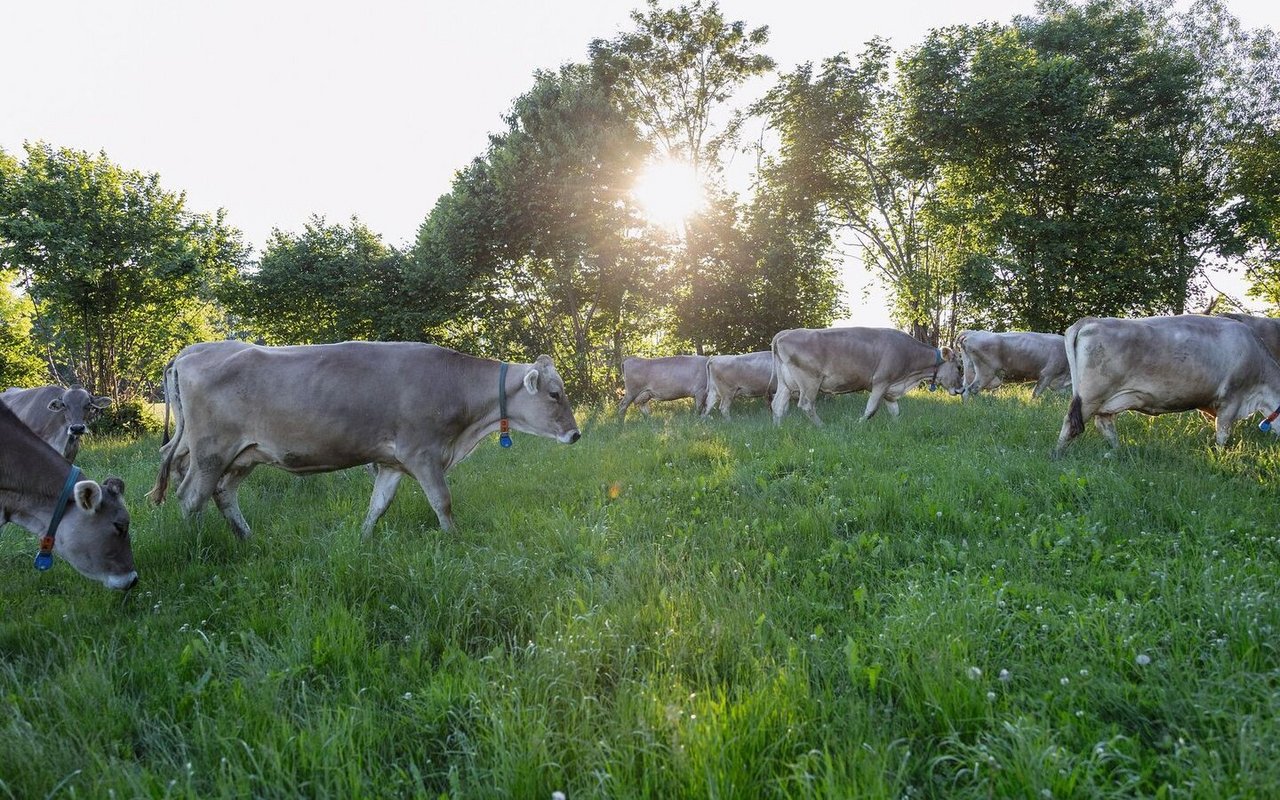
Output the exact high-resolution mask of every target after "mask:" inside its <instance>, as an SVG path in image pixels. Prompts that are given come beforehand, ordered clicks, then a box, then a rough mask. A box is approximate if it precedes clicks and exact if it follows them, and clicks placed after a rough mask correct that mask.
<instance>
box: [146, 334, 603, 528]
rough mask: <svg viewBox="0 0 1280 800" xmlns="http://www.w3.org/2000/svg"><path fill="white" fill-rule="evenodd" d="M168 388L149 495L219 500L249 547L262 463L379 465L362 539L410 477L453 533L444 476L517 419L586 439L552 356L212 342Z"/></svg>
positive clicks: (176, 365) (322, 468)
mask: <svg viewBox="0 0 1280 800" xmlns="http://www.w3.org/2000/svg"><path fill="white" fill-rule="evenodd" d="M165 383H166V398H165V401H166V403H167V404H172V405H174V418H175V426H174V434H173V438H172V439H170V440H169V442H168V443H167V444H165V445H164V447H163V448H161V462H160V471H159V474H158V476H157V479H156V485H155V486H154V487H153V488H152V490H151V491H150V492H149V493H148V495H149V497H150V498H151V500H152V502H154V503H156V504H159V503H162V502H164V498H165V493H166V491H167V490H168V485H169V481H170V477H171V475H172V476H176V478H177V480H178V485H177V488H176V490H175V491H176V493H177V495H178V497H179V500H180V502H181V505H182V510H183V511H184V512H185V513H188V514H190V513H193V512H195V511H198V510H199V509H201V508H203V507H204V505H205V504H206V503H207V502H208V501H209V499H210V498H211V497H212V498H213V500H214V503H215V504H216V505H217V507H218V510H219V511H220V512H221V513H222V516H223V517H224V518H225V519H226V520H227V523H228V524H229V525H230V526H231V529H232V531H233V532H235V534H236V535H237V536H239V537H240V538H242V539H244V538H247V537H249V536H250V535H251V534H252V531H251V529H250V528H249V525H248V523H247V522H245V519H244V515H243V514H242V513H241V511H240V504H239V498H238V491H239V486H240V483H241V481H243V480H244V479H245V477H247V476H248V475H249V473H250V472H252V471H253V469H254V468H255V467H256V466H258V465H259V464H269V465H271V466H274V467H279V468H280V469H283V470H285V471H287V472H291V473H294V474H298V475H308V474H313V473H318V472H332V471H335V470H340V469H346V468H348V467H354V466H358V465H361V464H368V463H373V464H376V465H378V469H377V474H376V477H375V480H374V486H373V496H372V498H371V499H370V502H369V512H368V514H367V515H366V516H365V520H364V524H363V526H362V534H363V536H364V537H365V538H368V536H369V535H370V534H371V533H372V531H373V527H374V525H375V524H376V523H377V521H378V519H379V518H380V517H381V516H382V514H383V512H384V511H386V509H387V506H388V505H390V503H391V501H392V499H393V498H394V497H395V493H396V488H397V487H398V486H399V483H400V479H401V478H402V477H403V476H404V475H405V474H406V473H407V474H409V475H412V476H413V477H414V478H415V479H416V480H417V481H418V483H419V484H420V485H421V486H422V489H423V491H424V492H425V493H426V496H427V500H428V501H429V502H430V503H431V508H432V509H433V510H434V511H435V513H436V516H437V518H438V519H439V522H440V527H441V528H442V529H443V530H445V531H453V530H456V528H457V526H456V524H455V522H454V518H453V510H452V500H451V498H450V494H449V487H448V484H447V483H446V482H445V474H446V473H447V472H448V471H449V469H450V468H452V467H453V466H454V465H455V464H457V463H458V462H459V461H462V460H463V459H464V458H466V457H467V456H468V455H470V454H471V451H472V450H474V449H475V447H476V445H478V444H479V443H480V441H481V440H482V439H483V438H484V437H485V436H486V435H488V434H489V433H492V432H493V431H495V430H498V429H499V427H500V425H501V426H502V428H503V432H504V435H505V434H506V426H505V425H504V424H503V423H507V422H508V421H509V424H510V427H511V428H512V429H514V430H517V431H521V432H524V433H531V434H535V435H538V436H545V437H548V438H553V439H557V440H559V441H561V442H564V443H572V442H576V441H577V440H578V438H579V437H580V435H581V434H580V433H579V431H578V423H577V421H576V420H575V419H574V416H573V409H572V408H571V407H570V406H569V399H568V397H567V396H566V394H565V389H564V381H562V380H561V378H560V375H559V373H557V372H556V369H555V366H554V365H553V364H552V362H551V359H550V358H549V357H548V356H545V355H543V356H538V358H537V359H536V360H535V361H534V362H533V363H531V364H506V363H503V362H499V361H493V360H490V359H485V358H476V357H474V356H470V355H466V354H464V353H459V352H457V351H455V350H450V349H448V348H445V347H438V346H436V345H430V344H422V343H419V342H341V343H338V344H322V345H297V346H291V347H262V346H259V345H251V344H246V343H244V342H234V341H229V342H204V343H201V344H198V345H192V346H191V347H188V348H187V349H185V350H183V351H182V352H180V353H179V354H178V355H177V356H176V357H175V358H174V359H173V361H172V362H171V363H170V366H169V367H168V368H167V369H166V377H165ZM166 413H167V412H166ZM504 413H505V416H504ZM507 441H508V442H509V439H508V440H507Z"/></svg>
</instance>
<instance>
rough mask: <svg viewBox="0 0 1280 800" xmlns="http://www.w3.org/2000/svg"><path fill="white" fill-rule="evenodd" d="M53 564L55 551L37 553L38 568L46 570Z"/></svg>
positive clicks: (42, 570)
mask: <svg viewBox="0 0 1280 800" xmlns="http://www.w3.org/2000/svg"><path fill="white" fill-rule="evenodd" d="M52 566H53V553H36V569H38V570H40V571H41V572H44V571H45V570H47V569H48V568H49V567H52Z"/></svg>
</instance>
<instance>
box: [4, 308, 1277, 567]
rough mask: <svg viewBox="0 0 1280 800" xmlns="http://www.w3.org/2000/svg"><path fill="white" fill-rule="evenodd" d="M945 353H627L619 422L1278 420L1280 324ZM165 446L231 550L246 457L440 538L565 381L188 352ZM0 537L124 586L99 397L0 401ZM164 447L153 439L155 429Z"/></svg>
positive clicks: (464, 362)
mask: <svg viewBox="0 0 1280 800" xmlns="http://www.w3.org/2000/svg"><path fill="white" fill-rule="evenodd" d="M955 345H956V347H955V349H954V350H953V349H952V348H950V347H940V348H935V347H932V346H929V345H926V344H922V343H920V342H919V341H917V340H915V339H913V338H912V337H910V336H908V335H907V334H905V333H902V332H901V331H897V330H893V329H889V328H860V327H852V328H826V329H792V330H784V331H781V332H779V333H778V334H777V335H775V336H774V337H773V341H772V343H771V347H770V350H768V351H761V352H756V353H747V354H744V355H724V356H711V357H705V356H668V357H664V358H652V359H647V358H639V357H631V358H627V359H625V360H624V361H623V363H622V374H623V383H624V394H623V398H622V401H621V404H620V406H619V408H618V415H619V419H625V416H626V412H627V409H628V408H629V407H630V406H631V405H632V404H636V405H638V406H639V407H640V409H641V411H642V412H643V413H644V414H646V415H648V413H649V403H650V401H652V400H674V399H678V398H683V397H692V398H693V400H694V403H695V407H696V408H697V410H698V411H699V412H701V413H702V414H703V415H706V414H709V413H710V412H711V410H712V408H715V407H719V409H720V411H721V413H722V414H723V415H724V416H725V417H728V416H729V409H730V406H731V404H732V402H733V400H734V399H735V398H736V397H742V396H746V397H752V396H756V397H767V398H770V399H769V403H770V406H771V408H772V413H773V420H774V422H775V424H780V423H781V421H782V419H783V417H784V416H785V414H786V412H787V409H788V408H789V406H790V404H791V402H792V400H795V402H796V406H797V407H798V408H799V409H800V410H801V411H802V412H803V413H804V414H805V415H806V416H807V417H808V418H809V419H810V420H811V421H812V422H813V424H815V425H819V426H821V425H822V424H823V423H822V420H821V418H819V416H818V414H817V410H816V405H815V404H816V400H817V398H818V395H819V394H822V393H828V394H837V393H846V392H858V391H867V392H869V397H868V399H867V405H866V410H865V411H864V412H863V415H862V418H863V419H864V420H866V419H869V418H870V417H871V416H873V415H874V414H875V413H876V412H877V411H878V410H879V409H880V408H881V407H883V408H885V409H887V410H888V412H889V414H890V415H891V416H894V417H896V416H898V414H899V408H898V400H899V399H900V398H901V397H902V396H903V395H904V394H905V393H906V392H907V391H909V390H910V389H912V388H914V387H916V386H919V385H920V384H922V383H927V384H928V385H929V388H930V389H931V390H932V389H934V388H937V387H942V388H944V389H946V390H948V391H950V392H952V393H954V394H959V395H962V396H963V397H970V396H972V395H974V394H977V393H978V392H981V391H983V390H987V389H993V388H995V387H996V386H999V385H1000V384H1001V383H1002V382H1020V381H1026V382H1034V383H1035V387H1034V389H1033V391H1032V394H1033V396H1034V397H1038V396H1040V394H1041V393H1043V392H1044V391H1046V390H1049V389H1057V388H1062V387H1065V386H1067V385H1070V387H1071V392H1072V397H1071V402H1070V405H1069V409H1068V411H1067V414H1066V416H1065V418H1064V419H1063V423H1062V429H1061V432H1060V434H1059V437H1058V444H1057V448H1056V450H1055V451H1054V452H1055V454H1058V453H1061V452H1062V450H1063V449H1064V448H1065V447H1066V446H1067V445H1068V443H1069V442H1070V441H1071V440H1072V439H1074V438H1075V437H1076V436H1078V435H1079V434H1080V433H1081V432H1082V431H1083V430H1084V424H1085V422H1087V421H1088V420H1089V419H1093V420H1094V423H1095V425H1096V426H1097V428H1098V429H1099V431H1101V432H1102V434H1103V435H1104V436H1105V437H1106V438H1107V440H1108V441H1109V442H1110V443H1111V445H1112V446H1113V447H1114V446H1116V445H1117V444H1118V438H1117V435H1116V430H1115V423H1114V417H1115V415H1116V414H1118V413H1120V412H1122V411H1130V410H1131V411H1140V412H1142V413H1145V414H1151V415H1156V414H1165V413H1172V412H1179V411H1190V410H1199V411H1200V412H1201V413H1202V414H1204V415H1205V416H1206V417H1207V418H1210V419H1212V420H1214V424H1215V426H1216V441H1217V442H1218V444H1219V445H1223V444H1225V443H1226V441H1227V439H1228V438H1229V436H1230V433H1231V428H1232V426H1233V425H1234V423H1235V422H1236V421H1238V420H1240V419H1243V418H1246V417H1249V416H1251V415H1253V414H1255V413H1258V412H1261V413H1262V414H1264V415H1265V416H1266V419H1265V420H1264V422H1263V423H1262V425H1261V427H1262V428H1263V429H1264V430H1266V429H1268V428H1269V426H1270V423H1271V421H1273V420H1275V419H1276V418H1277V417H1280V363H1278V362H1277V359H1280V320H1275V319H1269V318H1262V317H1253V316H1249V315H1244V314H1240V315H1235V314H1229V315H1223V316H1216V317H1211V316H1200V315H1184V316H1175V317H1150V318H1146V319H1111V318H1108V319H1097V318H1092V317H1086V318H1084V319H1081V320H1079V321H1078V322H1076V323H1075V324H1074V325H1072V326H1071V327H1070V328H1068V329H1067V331H1066V333H1065V335H1063V336H1059V335H1056V334H1046V333H991V332H986V331H964V332H962V333H961V334H960V335H959V336H958V337H957V338H956V341H955ZM163 380H164V390H165V442H164V444H163V446H162V447H161V450H160V470H159V474H158V476H157V479H156V485H155V486H154V487H153V488H152V490H151V491H150V492H149V493H148V496H149V497H150V498H151V500H152V501H153V502H155V503H160V502H163V501H164V499H165V495H166V493H167V492H168V489H169V486H170V485H171V484H173V485H174V486H175V489H174V492H175V494H177V496H178V498H179V502H180V504H181V507H182V510H183V511H184V513H188V514H189V513H192V512H195V511H198V510H199V509H201V508H203V507H204V506H205V505H206V504H207V503H208V502H209V500H210V499H212V500H213V501H214V504H215V505H216V506H217V508H218V510H219V512H220V513H221V514H222V516H223V517H224V518H225V519H226V521H227V523H228V525H230V526H231V529H232V530H233V531H234V532H235V533H236V535H238V536H240V537H241V538H244V537H248V536H249V535H250V533H251V529H250V527H249V524H248V522H247V521H246V520H245V518H244V515H243V513H242V512H241V510H240V505H239V499H238V490H239V486H240V483H241V482H242V481H243V480H244V479H245V478H246V477H247V476H248V475H249V473H250V472H252V471H253V469H254V468H255V467H257V466H258V465H260V464H268V465H271V466H275V467H278V468H280V469H283V470H285V471H288V472H291V473H294V474H300V475H305V474H312V473H319V472H331V471H335V470H341V469H346V468H349V467H353V466H359V465H369V466H370V468H371V470H372V472H373V474H374V482H373V493H372V497H371V498H370V501H369V510H368V513H367V514H366V516H365V519H364V524H363V527H362V530H363V534H364V536H366V537H367V536H368V535H369V534H370V532H371V531H372V530H373V527H374V526H375V525H376V523H377V522H378V519H379V518H380V517H381V516H382V514H383V512H385V511H386V509H387V507H388V505H389V504H390V503H391V501H392V499H393V498H394V497H395V493H396V489H397V487H398V486H399V483H400V480H401V478H403V477H404V476H405V475H406V474H407V475H411V476H412V477H413V478H414V479H415V480H416V481H418V483H419V484H420V485H421V486H422V489H423V492H424V493H425V494H426V497H427V499H428V501H429V502H430V503H431V507H432V509H433V510H434V511H435V513H436V516H437V517H438V519H439V522H440V527H441V528H442V529H443V530H446V531H448V530H453V529H454V527H455V523H454V519H453V512H452V505H451V498H450V493H449V487H448V484H447V483H446V481H445V475H446V473H447V472H448V471H449V469H450V468H452V467H453V466H454V465H455V464H457V463H458V462H460V461H462V460H463V459H464V458H466V457H467V456H468V455H470V453H471V452H472V451H473V450H474V449H475V447H476V446H477V445H478V444H479V443H480V441H481V440H482V439H483V438H484V437H485V436H487V435H488V434H490V433H493V432H494V431H498V432H500V434H501V437H500V441H501V443H502V445H503V446H504V447H505V446H509V444H510V436H509V432H510V431H511V430H517V431H521V432H525V433H530V434H534V435H537V436H543V437H547V438H552V439H556V440H558V441H560V442H563V443H566V444H568V443H572V442H575V441H577V440H578V438H579V436H580V433H579V430H578V424H577V422H576V420H575V418H574V415H573V409H572V407H571V405H570V403H569V399H568V397H567V395H566V393H565V388H564V382H563V380H561V378H560V375H559V373H557V372H556V369H555V366H554V365H553V364H552V361H551V359H550V358H549V357H548V356H545V355H543V356H539V357H538V358H537V359H535V360H534V361H533V362H532V363H528V364H520V363H507V362H501V361H494V360H492V359H485V358H477V357H474V356H470V355H466V354H464V353H459V352H457V351H454V350H450V349H448V348H444V347H438V346H435V345H430V344H423V343H416V342H342V343H338V344H326V345H297V346H288V347H263V346H259V345H253V344H248V343H246V342H240V341H221V342H203V343H199V344H194V345H191V346H190V347H187V348H185V349H184V350H183V351H182V352H180V353H179V354H178V355H177V356H175V357H174V358H173V360H171V361H170V362H169V364H168V365H167V367H166V368H165V372H164V379H163ZM0 400H3V402H0V524H3V523H5V522H10V521H12V522H14V523H17V524H18V525H20V526H22V527H24V528H26V529H27V530H29V531H31V532H32V533H35V534H36V535H37V536H40V537H42V538H41V545H40V555H38V556H37V559H36V565H37V567H39V568H41V569H45V568H47V567H48V565H49V564H50V563H51V554H52V553H53V552H56V553H57V554H58V555H59V556H61V557H62V558H63V559H65V560H66V561H67V562H68V563H70V564H71V565H72V566H73V567H74V568H75V569H76V570H77V571H79V572H80V573H81V574H83V575H85V576H86V577H89V578H91V579H94V580H97V581H100V582H101V583H103V584H104V585H106V586H108V587H110V588H113V589H128V588H130V587H132V586H133V585H134V584H135V583H136V582H137V580H138V573H137V571H136V569H135V568H134V564H133V553H132V550H131V548H130V544H129V512H128V510H127V508H126V507H125V503H124V484H123V482H121V481H120V479H118V478H107V479H106V480H105V481H103V482H102V483H101V484H99V483H97V482H95V481H93V480H90V479H89V478H87V477H86V476H84V475H83V474H81V472H80V470H79V468H77V467H75V466H74V465H73V464H72V462H73V461H74V460H75V456H76V452H77V450H78V447H79V440H80V436H81V435H82V434H84V432H85V429H86V425H87V422H88V420H89V419H90V418H91V416H92V414H93V413H95V412H96V411H97V410H99V409H102V408H105V407H106V406H107V405H109V404H110V402H111V401H110V400H109V399H108V398H105V397H94V396H93V395H91V394H90V393H89V392H87V391H85V390H84V389H83V388H81V387H79V386H72V387H71V388H69V389H62V388H60V387H52V386H47V387H41V388H38V389H10V390H8V391H6V392H4V394H3V395H0ZM171 417H172V420H173V435H172V436H169V433H168V431H169V422H170V418H171Z"/></svg>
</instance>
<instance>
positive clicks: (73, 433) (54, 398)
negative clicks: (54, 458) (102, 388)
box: [0, 383, 111, 461]
mask: <svg viewBox="0 0 1280 800" xmlns="http://www.w3.org/2000/svg"><path fill="white" fill-rule="evenodd" d="M0 400H3V401H4V402H5V403H6V404H7V405H8V406H9V408H10V410H12V411H13V413H14V414H17V415H18V419H20V420H22V421H23V422H25V423H27V427H28V428H30V429H31V430H33V431H35V432H36V436H39V437H40V438H41V439H44V440H45V441H46V442H48V443H49V446H50V447H52V448H53V449H54V450H57V451H58V452H59V453H61V454H62V456H63V458H65V459H67V461H75V460H76V456H77V455H78V454H79V453H80V437H81V436H83V435H84V432H85V431H86V430H88V429H89V424H88V423H89V421H90V420H92V419H93V417H94V416H95V415H96V414H97V413H98V412H99V411H101V410H102V409H104V408H106V407H108V406H110V405H111V398H110V397H94V396H93V395H91V394H89V393H88V392H86V391H85V390H84V387H82V386H81V385H80V384H78V383H77V384H73V385H71V386H70V387H68V388H66V389H63V388H62V387H61V386H37V387H35V388H34V389H19V388H16V387H15V388H12V389H5V390H4V393H3V394H0Z"/></svg>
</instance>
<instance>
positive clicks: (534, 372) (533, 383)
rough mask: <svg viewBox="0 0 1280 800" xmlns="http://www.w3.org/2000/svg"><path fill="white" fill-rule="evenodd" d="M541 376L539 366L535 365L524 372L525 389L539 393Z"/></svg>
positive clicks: (530, 392)
mask: <svg viewBox="0 0 1280 800" xmlns="http://www.w3.org/2000/svg"><path fill="white" fill-rule="evenodd" d="M539 377H540V373H539V372H538V368H537V367H534V368H533V369H531V370H529V371H528V372H526V373H525V374H524V390H525V391H526V392H528V393H529V394H537V393H538V378H539Z"/></svg>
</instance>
